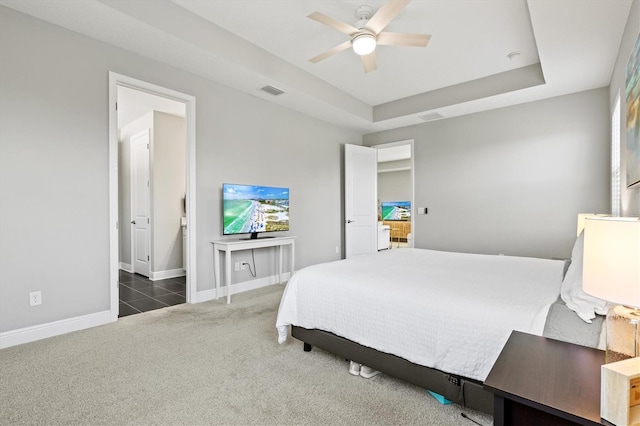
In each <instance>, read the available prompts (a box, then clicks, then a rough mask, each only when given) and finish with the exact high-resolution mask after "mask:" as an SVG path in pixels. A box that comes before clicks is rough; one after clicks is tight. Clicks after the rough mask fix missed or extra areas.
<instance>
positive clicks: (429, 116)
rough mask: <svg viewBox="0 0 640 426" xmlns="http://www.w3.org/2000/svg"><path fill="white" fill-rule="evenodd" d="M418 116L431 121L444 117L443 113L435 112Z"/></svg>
mask: <svg viewBox="0 0 640 426" xmlns="http://www.w3.org/2000/svg"><path fill="white" fill-rule="evenodd" d="M418 118H420V119H422V120H424V121H433V120H440V119H441V118H444V115H442V114H439V113H437V112H430V113H429V114H425V115H420V116H418Z"/></svg>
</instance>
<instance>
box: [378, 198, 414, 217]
mask: <svg viewBox="0 0 640 426" xmlns="http://www.w3.org/2000/svg"><path fill="white" fill-rule="evenodd" d="M381 216H382V220H411V201H386V202H383V203H382V205H381Z"/></svg>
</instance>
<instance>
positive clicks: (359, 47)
mask: <svg viewBox="0 0 640 426" xmlns="http://www.w3.org/2000/svg"><path fill="white" fill-rule="evenodd" d="M351 44H352V45H353V51H354V52H356V53H357V54H358V55H360V56H364V55H368V54H369V53H371V52H373V51H374V50H376V36H374V35H373V34H371V33H360V34H357V35H356V36H355V37H354V38H353V40H351Z"/></svg>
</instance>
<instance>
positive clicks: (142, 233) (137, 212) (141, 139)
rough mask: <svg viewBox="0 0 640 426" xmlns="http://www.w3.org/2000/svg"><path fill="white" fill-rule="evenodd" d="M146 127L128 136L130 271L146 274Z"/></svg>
mask: <svg viewBox="0 0 640 426" xmlns="http://www.w3.org/2000/svg"><path fill="white" fill-rule="evenodd" d="M150 205H151V189H150V181H149V130H144V131H143V132H141V133H138V134H136V135H134V136H132V137H131V262H132V266H133V272H135V273H137V274H140V275H144V276H145V277H148V276H149V259H150V255H151V253H150V246H151V232H150V220H149V212H150Z"/></svg>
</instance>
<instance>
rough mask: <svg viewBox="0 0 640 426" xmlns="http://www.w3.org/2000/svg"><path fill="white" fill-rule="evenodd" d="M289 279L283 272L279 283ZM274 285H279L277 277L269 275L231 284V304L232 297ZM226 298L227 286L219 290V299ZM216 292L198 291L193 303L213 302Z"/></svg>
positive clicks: (288, 273) (289, 273)
mask: <svg viewBox="0 0 640 426" xmlns="http://www.w3.org/2000/svg"><path fill="white" fill-rule="evenodd" d="M289 278H291V272H283V273H282V274H280V282H282V283H284V282H287V281H288V280H289ZM274 284H280V283H279V282H278V275H271V276H269V277H264V278H258V279H257V280H250V281H244V282H240V283H235V284H231V303H233V296H235V295H236V294H239V293H244V292H245V291H250V290H255V289H258V288H262V287H267V286H270V285H274ZM226 296H227V286H224V287H221V288H220V297H226ZM215 299H217V297H216V290H215V289H212V290H204V291H199V292H198V293H197V294H196V298H195V301H194V302H193V303H200V302H207V301H209V300H215Z"/></svg>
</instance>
